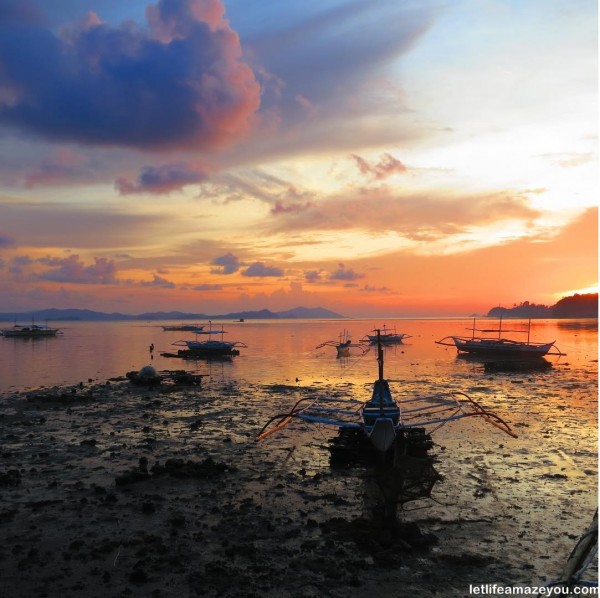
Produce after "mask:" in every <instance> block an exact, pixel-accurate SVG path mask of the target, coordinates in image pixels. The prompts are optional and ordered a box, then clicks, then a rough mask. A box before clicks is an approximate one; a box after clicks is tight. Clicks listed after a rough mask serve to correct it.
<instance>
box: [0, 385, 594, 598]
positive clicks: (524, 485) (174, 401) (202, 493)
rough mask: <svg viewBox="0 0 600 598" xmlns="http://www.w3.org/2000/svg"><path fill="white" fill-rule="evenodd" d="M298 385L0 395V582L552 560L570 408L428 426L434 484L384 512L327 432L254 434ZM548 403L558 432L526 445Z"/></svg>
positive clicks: (359, 571) (538, 564) (553, 567)
mask: <svg viewBox="0 0 600 598" xmlns="http://www.w3.org/2000/svg"><path fill="white" fill-rule="evenodd" d="M313 390H314V389H311V388H302V387H294V386H285V385H264V386H261V385H253V386H249V385H247V384H242V383H241V382H235V381H229V382H223V381H220V382H219V381H216V380H215V381H211V380H207V381H206V382H205V383H203V385H202V387H197V386H193V387H186V386H181V385H176V384H161V385H159V386H156V387H151V388H150V387H148V388H146V387H140V386H135V385H133V384H131V383H130V382H129V381H128V380H126V379H125V378H123V379H115V380H111V381H108V382H107V383H105V384H93V383H91V384H81V385H78V386H74V387H69V388H51V389H40V390H37V391H30V392H27V393H22V394H13V395H6V396H4V397H2V398H1V399H0V426H1V427H0V430H1V431H0V496H1V498H2V503H1V504H2V506H1V507H0V537H1V538H2V542H1V543H0V569H1V571H2V573H1V576H2V577H1V579H0V584H1V586H2V588H3V592H4V593H5V595H6V596H11V597H13V598H18V597H21V596H23V597H29V596H36V597H44V596H47V597H54V596H60V597H61V598H67V597H81V596H86V597H87V596H90V597H96V596H97V597H100V596H101V597H103V598H106V597H113V596H114V597H117V596H152V597H156V598H158V597H163V596H228V597H229V596H231V597H233V596H248V597H252V596H273V597H275V596H277V597H286V596H290V597H296V596H299V597H310V596H314V597H317V596H319V597H321V596H332V597H337V596H340V597H341V596H348V595H352V596H359V597H360V596H373V595H378V596H395V597H398V596H465V595H468V589H469V585H470V584H471V585H478V584H484V583H501V584H507V585H510V584H524V585H543V583H545V582H547V581H550V580H552V579H555V578H556V577H557V576H558V575H559V574H560V570H561V567H562V564H563V562H564V560H565V559H566V557H567V556H568V553H569V551H570V549H571V548H572V546H573V545H574V542H575V541H576V539H577V537H578V535H579V532H580V530H581V531H582V530H583V529H584V527H585V525H584V524H585V522H586V521H587V520H588V514H590V517H591V513H593V507H594V505H595V503H596V501H597V493H596V487H597V465H596V461H597V459H596V456H595V455H594V451H596V450H597V449H596V448H595V439H593V438H589V437H586V438H585V439H582V430H581V426H582V425H583V424H582V422H581V419H580V418H579V419H578V418H577V417H573V418H568V419H569V421H568V422H567V425H566V426H565V425H564V420H565V417H564V415H565V414H564V411H563V410H561V409H560V405H557V406H556V407H555V409H554V411H553V412H552V414H550V416H548V414H546V419H545V420H544V422H542V421H540V418H539V417H538V415H537V414H536V413H535V409H533V410H531V409H529V413H524V414H521V415H519V417H518V420H517V421H516V422H513V423H514V424H515V426H516V429H517V430H519V428H520V429H521V430H522V431H525V432H526V434H524V435H523V438H522V439H521V440H519V442H517V443H514V444H512V445H511V442H512V440H511V439H509V438H508V437H505V436H502V435H501V434H500V433H499V432H498V431H497V430H488V429H485V430H484V431H480V430H479V426H477V425H474V424H473V425H465V426H461V427H460V429H459V430H458V431H457V429H456V428H454V429H453V430H452V431H451V432H450V431H447V430H446V429H445V430H442V431H441V434H440V436H437V437H436V439H435V440H436V445H435V454H436V461H437V463H436V468H437V469H438V470H439V471H440V473H441V475H442V476H443V478H444V479H443V481H440V482H439V484H438V486H437V487H436V489H435V490H434V492H433V495H432V496H433V499H434V500H431V499H428V500H425V501H416V502H414V503H411V504H410V505H407V508H406V511H403V512H402V513H401V516H400V522H399V525H398V527H397V528H396V529H392V530H391V529H390V528H389V526H387V525H385V524H384V522H383V521H382V519H381V518H380V517H379V516H378V508H379V506H380V504H381V496H380V493H379V490H378V488H377V484H376V483H374V480H373V478H372V475H371V474H370V472H369V470H368V469H366V468H363V467H346V468H344V467H333V466H332V464H331V461H330V452H329V450H328V448H327V447H328V441H329V440H330V439H331V438H332V436H334V435H335V433H330V432H324V431H322V430H315V429H314V428H309V427H306V426H301V427H300V428H299V429H295V430H294V431H293V432H290V433H289V434H288V433H286V434H282V435H277V436H275V437H273V438H272V439H269V441H268V442H265V443H260V444H256V443H255V442H254V436H255V434H256V433H257V431H258V430H260V428H261V426H262V424H263V423H264V421H265V417H266V416H267V415H268V414H271V413H273V412H277V409H284V410H285V408H287V407H289V404H290V403H291V402H293V400H294V397H297V396H298V395H299V394H300V395H301V394H303V393H310V392H312V391H313ZM320 390H322V389H320ZM592 398H593V397H589V398H588V397H586V398H585V401H586V405H585V406H584V409H585V410H589V409H592V406H591V400H592ZM588 399H589V400H588ZM548 417H550V419H548ZM553 418H554V420H553ZM553 421H554V423H557V422H562V424H561V429H562V428H564V430H563V431H564V432H565V433H564V434H563V435H561V437H560V438H559V439H557V438H556V437H549V438H546V439H545V447H544V450H543V452H540V447H539V440H540V438H543V437H544V431H545V428H547V427H549V426H551V425H552V422H553ZM577 422H579V423H577ZM577 426H579V428H577ZM547 436H549V435H547ZM474 437H476V440H475V441H473V439H474ZM573 451H577V454H578V459H577V462H578V464H577V467H575V466H574V463H573V459H572V457H570V456H569V455H572V454H573ZM421 503H423V504H421ZM413 507H414V508H413ZM594 575H597V573H595V572H594Z"/></svg>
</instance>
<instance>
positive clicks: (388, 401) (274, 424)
mask: <svg viewBox="0 0 600 598" xmlns="http://www.w3.org/2000/svg"><path fill="white" fill-rule="evenodd" d="M377 361H378V363H379V377H378V378H377V380H375V382H374V384H373V394H372V396H371V398H370V399H369V400H368V401H366V402H363V401H358V400H355V399H333V398H329V397H319V398H316V399H313V398H311V397H305V398H302V399H300V400H299V401H298V402H297V403H296V404H295V405H294V407H293V408H292V409H291V410H290V411H289V412H288V413H282V414H278V415H276V416H274V417H272V418H271V419H270V420H269V421H268V422H267V423H266V424H265V426H264V427H263V428H262V430H261V431H260V432H259V433H258V434H257V436H256V441H257V442H258V441H260V440H263V439H264V438H267V437H268V436H270V435H271V434H273V433H275V432H277V431H279V430H281V429H282V428H284V427H285V426H287V425H288V424H289V423H290V422H292V421H293V420H294V419H300V420H303V421H306V422H312V423H316V424H323V425H329V426H335V427H338V428H348V429H355V430H363V432H364V433H365V435H366V436H367V437H368V438H369V440H370V441H371V443H372V444H373V446H374V447H375V448H376V449H377V450H378V451H380V452H382V453H385V452H387V451H388V449H390V448H391V447H392V445H393V444H394V441H395V439H397V438H398V437H400V438H401V439H402V438H404V436H405V434H406V433H407V432H408V431H409V430H410V429H411V428H424V429H426V430H427V431H428V432H429V433H431V432H433V431H434V430H436V429H438V428H440V427H441V426H443V425H445V424H446V423H448V422H450V421H454V420H458V419H462V418H465V417H481V418H483V419H484V420H485V421H487V422H489V423H491V424H492V425H494V426H496V427H497V428H499V429H500V430H502V431H503V432H505V433H507V434H509V435H510V436H513V437H515V438H516V437H517V435H516V434H515V433H514V432H513V431H512V429H511V428H510V426H509V425H508V424H507V423H506V422H505V421H504V420H502V419H501V418H500V417H499V416H497V415H496V414H495V413H493V412H491V411H488V410H487V409H485V408H484V407H482V406H481V405H480V404H479V403H477V402H476V401H475V400H474V399H472V398H470V397H469V396H468V395H466V394H464V393H461V392H455V393H452V394H451V395H445V396H444V395H435V396H430V397H416V398H412V399H403V400H402V401H401V403H399V402H397V401H395V400H394V398H393V397H392V394H391V391H390V387H389V384H388V381H387V380H386V379H385V378H384V377H383V349H382V343H381V339H379V342H378V343H377Z"/></svg>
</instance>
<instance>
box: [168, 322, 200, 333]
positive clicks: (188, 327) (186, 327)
mask: <svg viewBox="0 0 600 598" xmlns="http://www.w3.org/2000/svg"><path fill="white" fill-rule="evenodd" d="M204 328H205V327H204V326H203V325H202V324H178V325H173V326H163V327H162V329H163V330H164V331H165V332H173V331H178V332H201V331H202V330H204Z"/></svg>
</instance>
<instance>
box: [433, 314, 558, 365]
mask: <svg viewBox="0 0 600 598" xmlns="http://www.w3.org/2000/svg"><path fill="white" fill-rule="evenodd" d="M468 330H471V333H472V335H471V337H465V336H445V337H444V338H442V339H440V340H439V341H435V342H436V343H437V344H438V345H445V346H449V347H452V346H454V347H456V350H457V351H458V352H459V353H463V354H467V355H473V356H476V357H490V358H518V359H532V358H533V359H535V358H539V357H544V356H545V355H565V353H562V352H561V351H560V350H559V349H558V347H556V344H555V343H556V341H552V342H549V343H535V342H531V341H530V336H531V320H529V323H528V326H527V330H504V331H503V330H502V318H500V324H499V326H498V328H476V327H475V320H473V327H472V328H469V329H468ZM476 332H480V333H484V334H487V333H491V332H493V333H494V334H495V333H497V334H498V335H497V336H493V337H491V336H476V335H475V333H476ZM506 332H512V333H521V334H525V333H527V340H526V341H518V340H513V339H509V338H504V337H503V336H502V334H503V333H506ZM552 349H554V351H553V352H551V351H552Z"/></svg>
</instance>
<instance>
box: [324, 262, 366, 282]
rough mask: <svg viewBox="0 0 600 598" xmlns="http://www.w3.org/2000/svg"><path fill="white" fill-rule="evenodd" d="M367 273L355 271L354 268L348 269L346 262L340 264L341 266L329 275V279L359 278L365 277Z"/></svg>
mask: <svg viewBox="0 0 600 598" xmlns="http://www.w3.org/2000/svg"><path fill="white" fill-rule="evenodd" d="M364 277H365V275H364V274H359V273H358V272H355V271H354V270H352V269H351V268H350V269H346V267H345V266H344V264H339V268H338V269H337V270H336V271H335V272H332V273H331V274H330V275H329V280H348V281H350V280H358V279H359V278H364Z"/></svg>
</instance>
